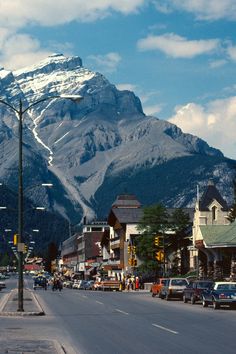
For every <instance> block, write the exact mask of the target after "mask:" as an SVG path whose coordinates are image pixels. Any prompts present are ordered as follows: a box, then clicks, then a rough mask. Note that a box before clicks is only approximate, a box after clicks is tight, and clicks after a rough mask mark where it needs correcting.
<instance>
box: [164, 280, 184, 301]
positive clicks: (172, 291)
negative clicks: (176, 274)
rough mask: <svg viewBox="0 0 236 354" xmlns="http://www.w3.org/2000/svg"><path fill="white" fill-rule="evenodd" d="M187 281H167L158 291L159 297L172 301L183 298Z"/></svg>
mask: <svg viewBox="0 0 236 354" xmlns="http://www.w3.org/2000/svg"><path fill="white" fill-rule="evenodd" d="M188 284H189V283H188V280H187V279H186V278H170V279H167V281H166V284H165V285H163V286H162V288H161V289H160V294H159V297H160V298H161V299H166V300H169V299H172V298H180V299H182V297H183V292H184V289H185V288H186V286H187V285H188Z"/></svg>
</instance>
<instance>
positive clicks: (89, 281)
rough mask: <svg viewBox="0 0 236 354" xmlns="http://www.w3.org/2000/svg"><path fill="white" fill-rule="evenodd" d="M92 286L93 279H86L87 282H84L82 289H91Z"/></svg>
mask: <svg viewBox="0 0 236 354" xmlns="http://www.w3.org/2000/svg"><path fill="white" fill-rule="evenodd" d="M93 286H94V280H88V281H87V283H86V284H85V287H84V289H85V290H93Z"/></svg>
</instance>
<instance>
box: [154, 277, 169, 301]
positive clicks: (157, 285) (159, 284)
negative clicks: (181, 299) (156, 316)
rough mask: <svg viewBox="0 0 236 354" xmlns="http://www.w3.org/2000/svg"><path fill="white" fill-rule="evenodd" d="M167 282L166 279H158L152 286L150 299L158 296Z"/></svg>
mask: <svg viewBox="0 0 236 354" xmlns="http://www.w3.org/2000/svg"><path fill="white" fill-rule="evenodd" d="M166 282H167V278H159V279H157V281H156V282H155V283H153V284H152V286H151V290H150V292H151V293H152V297H155V296H156V295H159V293H160V290H161V288H162V286H163V285H165V284H166Z"/></svg>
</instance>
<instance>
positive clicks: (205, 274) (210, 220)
mask: <svg viewBox="0 0 236 354" xmlns="http://www.w3.org/2000/svg"><path fill="white" fill-rule="evenodd" d="M229 210H230V208H229V206H228V205H227V203H226V201H225V200H224V198H223V197H222V196H221V194H220V193H219V191H218V190H217V188H216V187H215V185H214V184H213V182H211V181H210V182H209V184H208V186H207V188H206V190H205V191H204V193H203V195H202V197H201V198H197V202H196V206H195V214H194V220H193V246H194V247H195V250H193V251H192V267H193V268H195V269H196V268H197V270H198V275H199V277H200V278H213V279H215V280H220V279H223V278H230V279H235V278H236V223H235V222H233V223H230V221H229V220H228V214H229Z"/></svg>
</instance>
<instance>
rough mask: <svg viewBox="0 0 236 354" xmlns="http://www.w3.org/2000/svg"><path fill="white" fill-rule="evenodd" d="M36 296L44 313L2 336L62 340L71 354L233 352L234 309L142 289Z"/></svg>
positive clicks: (9, 325)
mask: <svg viewBox="0 0 236 354" xmlns="http://www.w3.org/2000/svg"><path fill="white" fill-rule="evenodd" d="M13 283H14V281H13V280H11V281H10V284H12V285H10V284H9V288H10V286H14V284H13ZM26 284H27V285H28V286H29V287H32V282H31V280H27V281H26ZM36 294H37V296H38V299H39V301H40V303H41V305H42V307H43V309H44V311H45V313H46V315H45V316H43V317H40V318H39V317H37V318H29V317H28V318H20V319H17V318H15V319H12V318H7V319H5V318H4V321H0V323H1V324H0V329H1V333H2V334H1V335H4V331H5V332H6V333H5V334H7V333H9V331H10V333H13V334H14V336H19V337H20V336H22V335H23V334H24V335H26V333H28V335H29V336H30V337H31V338H33V337H34V336H36V337H37V338H41V339H42V338H43V339H45V338H46V339H53V340H58V341H60V343H61V346H62V347H63V348H64V351H65V353H68V354H70V353H78V354H80V353H81V354H129V353H130V354H149V353H150V354H151V353H160V354H172V353H175V354H190V353H193V354H222V353H226V354H231V353H232V354H235V329H236V310H232V309H228V308H223V309H220V310H213V308H211V307H209V308H203V307H202V306H201V305H200V304H195V305H191V304H184V303H183V302H182V301H179V300H172V301H168V302H167V301H165V300H161V299H158V298H152V297H151V294H150V293H149V292H143V291H140V292H122V293H121V292H100V291H85V290H76V289H63V290H62V292H59V291H57V292H53V291H52V290H51V289H50V288H49V289H48V290H47V291H45V290H42V289H38V290H36ZM0 338H1V337H0ZM0 353H1V352H0Z"/></svg>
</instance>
